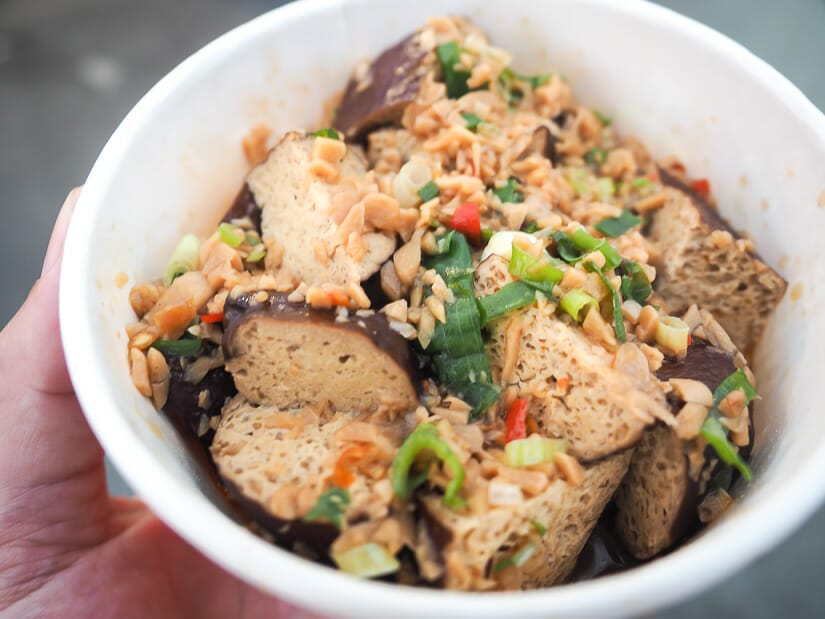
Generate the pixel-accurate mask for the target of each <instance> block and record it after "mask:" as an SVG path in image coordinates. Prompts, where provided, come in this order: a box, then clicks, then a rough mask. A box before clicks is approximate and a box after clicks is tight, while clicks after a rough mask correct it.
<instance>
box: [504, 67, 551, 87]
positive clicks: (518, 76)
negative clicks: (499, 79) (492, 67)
mask: <svg viewBox="0 0 825 619" xmlns="http://www.w3.org/2000/svg"><path fill="white" fill-rule="evenodd" d="M501 75H502V76H503V77H504V79H505V80H509V81H513V80H518V81H520V82H527V83H528V84H530V88H532V89H534V90H535V89H536V88H538V87H539V86H544V85H545V84H546V83H547V82H549V81H550V79H551V78H552V77H553V74H552V73H542V74H539V75H525V74H523V73H516V72H515V71H513V70H512V69H509V68H507V69H504V71H502V72H501Z"/></svg>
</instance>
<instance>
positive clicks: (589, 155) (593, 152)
mask: <svg viewBox="0 0 825 619" xmlns="http://www.w3.org/2000/svg"><path fill="white" fill-rule="evenodd" d="M606 159H607V151H606V150H604V149H603V148H591V149H590V150H589V151H587V152H586V153H585V154H584V161H585V163H588V164H589V165H595V166H599V165H601V164H603V163H604V162H605V160H606Z"/></svg>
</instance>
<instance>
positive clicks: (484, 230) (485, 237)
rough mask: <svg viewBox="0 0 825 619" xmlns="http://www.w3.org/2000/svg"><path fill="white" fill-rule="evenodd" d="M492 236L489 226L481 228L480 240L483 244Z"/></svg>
mask: <svg viewBox="0 0 825 619" xmlns="http://www.w3.org/2000/svg"><path fill="white" fill-rule="evenodd" d="M491 238H493V231H492V230H491V229H490V228H482V229H481V242H482V243H484V244H485V245H486V244H487V243H489V242H490V239H491Z"/></svg>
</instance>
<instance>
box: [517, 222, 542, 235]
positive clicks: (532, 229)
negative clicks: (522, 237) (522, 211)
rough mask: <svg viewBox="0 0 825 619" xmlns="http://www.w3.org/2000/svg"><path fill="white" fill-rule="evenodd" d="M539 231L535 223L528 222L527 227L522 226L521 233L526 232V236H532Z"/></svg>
mask: <svg viewBox="0 0 825 619" xmlns="http://www.w3.org/2000/svg"><path fill="white" fill-rule="evenodd" d="M538 229H539V224H538V222H536V221H530V222H528V223H527V225H525V226H522V228H521V231H522V232H526V233H527V234H533V232H536V231H537V230H538Z"/></svg>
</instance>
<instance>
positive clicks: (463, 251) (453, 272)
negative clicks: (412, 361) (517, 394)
mask: <svg viewBox="0 0 825 619" xmlns="http://www.w3.org/2000/svg"><path fill="white" fill-rule="evenodd" d="M436 245H437V248H438V251H439V253H438V255H436V256H430V257H427V258H426V259H425V261H424V262H425V266H426V267H427V268H431V269H435V271H436V272H437V273H438V274H439V275H440V276H441V277H442V278H443V279H444V282H445V283H446V284H447V286H448V287H449V288H450V290H451V291H452V292H453V294H454V295H455V301H454V302H453V303H449V304H447V306H446V308H445V310H446V317H447V322H446V323H442V322H440V321H437V322H436V324H435V329H434V330H433V336H432V340H430V345H429V346H428V347H427V349H426V350H425V351H424V354H425V355H426V356H427V357H429V359H430V362H431V363H432V364H433V366H434V367H435V373H436V376H437V377H438V380H439V383H440V384H442V385H444V386H445V387H446V388H447V390H448V391H450V392H451V393H453V394H455V395H457V396H458V397H460V398H461V399H462V400H464V401H465V402H467V403H468V404H470V405H471V406H472V407H473V417H474V418H475V417H477V416H478V415H481V414H482V413H484V412H485V411H486V410H487V409H488V408H489V407H490V406H491V405H492V404H494V403H495V402H496V400H498V395H499V389H498V387H497V386H496V385H494V384H492V383H493V380H492V376H491V374H490V361H489V360H488V359H487V355H486V353H485V352H484V340H483V339H482V337H481V316H480V314H479V310H478V306H477V304H476V299H475V295H474V292H473V260H472V256H471V255H470V246H469V244H468V243H467V239H466V238H465V237H464V235H463V234H460V233H458V232H455V231H454V230H451V231H450V232H448V233H447V234H445V235H444V236H441V237H439V238H438V239H436ZM459 368H460V370H461V371H460V372H457V370H458V369H459Z"/></svg>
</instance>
